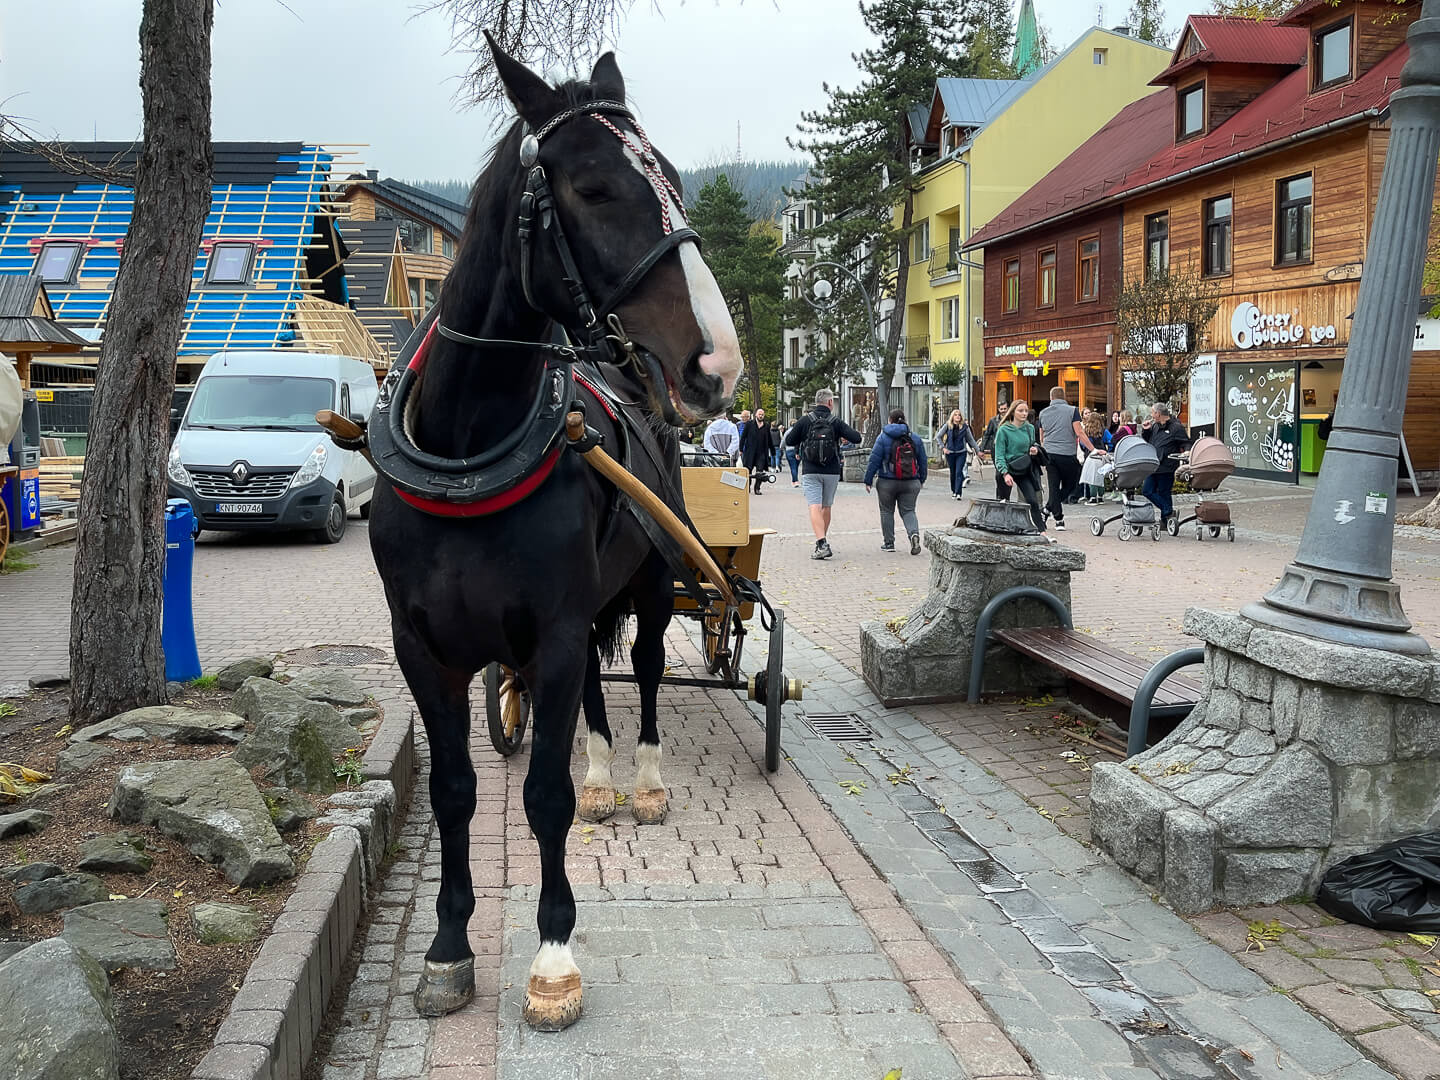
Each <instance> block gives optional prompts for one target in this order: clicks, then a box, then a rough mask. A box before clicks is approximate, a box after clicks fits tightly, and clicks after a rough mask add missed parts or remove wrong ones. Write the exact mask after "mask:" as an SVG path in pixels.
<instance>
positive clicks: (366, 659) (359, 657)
mask: <svg viewBox="0 0 1440 1080" xmlns="http://www.w3.org/2000/svg"><path fill="white" fill-rule="evenodd" d="M280 659H282V660H284V661H285V663H287V664H293V665H295V666H296V667H359V666H360V665H361V664H378V663H380V662H381V661H383V660H384V659H385V654H384V653H383V652H381V651H380V650H379V649H372V648H371V647H370V646H369V645H314V646H311V647H310V648H308V649H294V650H292V651H291V652H288V653H284V654H282V655H281V657H280Z"/></svg>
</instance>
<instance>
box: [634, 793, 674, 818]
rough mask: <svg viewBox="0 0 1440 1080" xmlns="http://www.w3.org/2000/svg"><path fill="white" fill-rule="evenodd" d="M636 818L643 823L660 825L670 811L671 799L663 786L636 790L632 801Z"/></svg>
mask: <svg viewBox="0 0 1440 1080" xmlns="http://www.w3.org/2000/svg"><path fill="white" fill-rule="evenodd" d="M631 806H632V807H633V808H634V811H635V820H636V821H637V822H638V823H639V824H641V825H659V824H661V823H662V822H664V820H665V815H666V814H668V813H669V812H670V799H669V797H668V796H667V795H666V793H665V789H664V788H663V787H662V788H644V789H641V790H637V791H636V792H635V797H634V799H633V801H632V802H631Z"/></svg>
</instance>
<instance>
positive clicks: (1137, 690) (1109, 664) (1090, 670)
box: [969, 586, 1205, 755]
mask: <svg viewBox="0 0 1440 1080" xmlns="http://www.w3.org/2000/svg"><path fill="white" fill-rule="evenodd" d="M1022 597H1026V598H1030V599H1036V600H1040V601H1042V602H1044V603H1046V604H1048V606H1049V607H1050V608H1051V610H1052V611H1054V612H1055V613H1056V615H1057V616H1058V617H1059V618H1060V619H1061V621H1062V622H1063V623H1064V625H1063V626H1024V627H1012V628H1006V629H1000V630H991V629H990V623H991V621H992V620H993V619H994V616H995V613H996V612H997V611H999V609H1000V608H1001V607H1003V606H1004V605H1005V604H1006V603H1009V602H1010V601H1011V600H1017V599H1020V598H1022ZM990 644H999V645H1004V646H1006V647H1007V648H1009V649H1012V650H1014V651H1015V652H1017V653H1019V654H1020V655H1021V656H1024V657H1026V658H1027V659H1030V660H1034V661H1036V662H1037V663H1040V664H1044V665H1045V666H1046V667H1049V668H1052V669H1053V670H1055V671H1058V672H1060V673H1061V674H1063V675H1064V676H1065V677H1066V678H1067V679H1070V680H1073V681H1075V682H1077V683H1080V684H1081V685H1082V686H1085V687H1087V688H1088V689H1090V690H1092V691H1094V692H1095V693H1098V694H1101V695H1102V696H1104V697H1107V698H1109V699H1110V700H1112V701H1117V702H1119V703H1120V704H1122V705H1124V706H1127V707H1128V708H1129V710H1130V731H1129V752H1130V754H1131V755H1134V754H1137V753H1139V752H1140V751H1141V750H1143V749H1144V748H1145V741H1146V736H1147V735H1148V733H1149V725H1150V718H1151V717H1155V718H1157V719H1183V718H1184V717H1186V716H1188V715H1189V713H1190V710H1191V709H1193V708H1194V707H1195V706H1196V704H1198V703H1199V701H1200V698H1201V696H1202V695H1203V694H1204V692H1205V688H1204V685H1203V684H1202V683H1201V682H1197V681H1196V680H1194V679H1190V678H1186V677H1185V676H1182V675H1177V674H1175V672H1176V671H1177V670H1178V669H1179V668H1181V667H1186V666H1189V665H1191V664H1199V663H1203V662H1204V659H1205V651H1204V650H1203V649H1200V648H1190V649H1179V650H1177V651H1175V652H1173V653H1170V654H1169V655H1168V656H1166V657H1164V658H1163V659H1162V660H1160V661H1159V662H1158V663H1155V664H1149V663H1147V662H1146V661H1145V660H1142V659H1140V658H1139V657H1136V656H1132V655H1131V654H1129V653H1126V652H1121V651H1120V650H1118V649H1112V648H1111V647H1110V646H1108V645H1106V644H1104V643H1103V642H1101V641H1099V640H1097V639H1096V638H1094V637H1093V636H1091V635H1090V634H1083V633H1080V632H1079V631H1077V630H1075V629H1074V627H1073V625H1072V623H1071V619H1070V612H1069V610H1068V609H1066V607H1065V605H1064V604H1062V603H1061V602H1060V600H1059V598H1057V597H1055V596H1054V595H1053V594H1051V593H1048V592H1046V591H1045V590H1043V589H1038V588H1035V587H1034V586H1018V587H1016V588H1013V589H1006V590H1005V591H1004V592H1002V593H1000V594H999V595H997V596H996V597H995V598H994V599H992V600H991V601H990V602H989V603H988V604H986V605H985V610H984V611H982V612H981V614H980V619H979V620H978V622H977V624H976V628H975V651H974V654H973V657H972V660H971V668H970V695H969V699H970V700H971V701H977V700H978V699H979V697H980V692H981V689H982V687H983V681H984V663H985V649H986V646H987V645H990Z"/></svg>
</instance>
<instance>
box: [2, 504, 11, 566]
mask: <svg viewBox="0 0 1440 1080" xmlns="http://www.w3.org/2000/svg"><path fill="white" fill-rule="evenodd" d="M9 547H10V513H9V511H7V510H6V509H5V504H4V502H0V566H4V565H5V552H6V551H7V550H9Z"/></svg>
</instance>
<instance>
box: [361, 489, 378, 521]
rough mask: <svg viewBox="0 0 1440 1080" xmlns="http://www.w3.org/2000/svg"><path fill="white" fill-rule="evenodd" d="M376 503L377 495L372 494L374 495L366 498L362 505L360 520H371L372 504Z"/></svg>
mask: <svg viewBox="0 0 1440 1080" xmlns="http://www.w3.org/2000/svg"><path fill="white" fill-rule="evenodd" d="M374 505H375V496H374V495H373V494H372V495H371V496H370V498H368V499H366V500H365V505H364V506H362V507H360V520H361V521H369V520H370V508H371V507H372V506H374Z"/></svg>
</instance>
